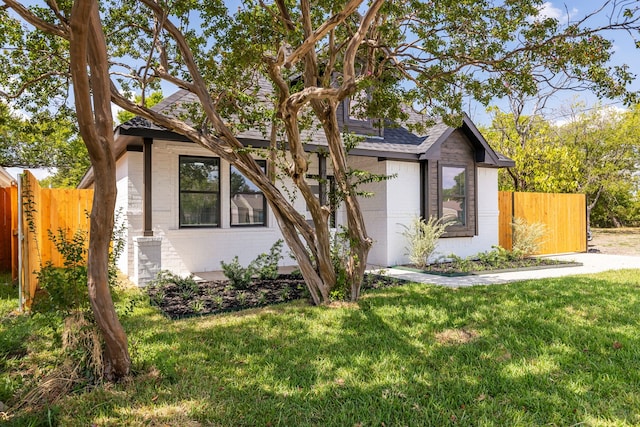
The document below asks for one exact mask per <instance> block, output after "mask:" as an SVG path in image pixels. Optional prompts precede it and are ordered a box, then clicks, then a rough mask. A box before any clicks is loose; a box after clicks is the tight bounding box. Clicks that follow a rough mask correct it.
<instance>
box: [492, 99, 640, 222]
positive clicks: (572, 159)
mask: <svg viewBox="0 0 640 427" xmlns="http://www.w3.org/2000/svg"><path fill="white" fill-rule="evenodd" d="M581 107H584V106H581V105H576V106H573V111H572V114H571V116H570V119H569V120H568V121H567V122H564V123H552V122H550V121H548V120H545V119H544V118H543V117H542V116H541V115H533V116H525V115H518V114H513V113H503V112H499V111H497V110H494V116H493V121H492V124H491V127H490V128H488V129H484V130H483V135H484V136H485V137H486V138H487V140H488V141H489V143H490V144H491V145H492V147H493V148H495V149H496V150H498V151H500V152H501V153H503V154H505V155H507V156H508V157H510V158H512V159H513V160H514V161H515V163H516V166H515V167H513V168H509V169H502V170H500V172H499V173H500V175H499V179H500V181H499V185H500V189H501V190H516V191H537V192H560V193H584V194H586V195H587V212H588V213H589V214H590V213H591V212H593V213H594V217H593V224H594V225H599V226H602V225H617V226H619V225H625V224H626V225H632V224H635V223H640V209H638V206H640V205H639V204H638V199H637V197H636V195H637V194H638V191H639V190H640V177H638V176H637V174H635V173H634V172H635V171H636V167H637V164H638V153H640V142H638V139H637V138H636V137H635V135H637V133H638V132H640V107H638V106H637V105H636V106H634V107H633V108H631V109H629V110H627V111H624V112H618V111H615V110H612V109H607V108H605V107H602V106H596V107H595V108H593V109H591V110H589V111H586V112H578V111H577V109H578V108H581Z"/></svg>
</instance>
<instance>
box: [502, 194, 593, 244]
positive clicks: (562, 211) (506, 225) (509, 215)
mask: <svg viewBox="0 0 640 427" xmlns="http://www.w3.org/2000/svg"><path fill="white" fill-rule="evenodd" d="M498 205H499V209H500V219H499V223H500V225H499V230H500V239H499V243H500V246H502V247H503V248H505V249H512V246H513V241H512V233H513V230H512V226H511V224H512V222H513V219H514V218H522V219H524V220H525V221H526V222H527V223H528V224H533V223H536V222H538V223H542V224H544V225H545V227H546V233H545V237H544V242H543V243H542V245H541V247H540V252H539V254H540V255H546V254H560V253H566V252H586V251H587V207H586V197H585V195H584V194H559V193H518V192H516V193H513V192H508V191H500V192H499V194H498Z"/></svg>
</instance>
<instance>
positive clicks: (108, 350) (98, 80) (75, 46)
mask: <svg viewBox="0 0 640 427" xmlns="http://www.w3.org/2000/svg"><path fill="white" fill-rule="evenodd" d="M69 24H70V37H69V42H70V43H69V53H70V71H71V76H72V81H73V86H74V100H75V107H76V113H77V117H78V125H79V126H78V127H79V130H80V135H81V136H82V138H83V140H84V142H85V145H86V146H87V151H88V152H89V157H90V160H91V166H92V167H93V171H94V177H95V179H94V197H93V205H92V209H91V225H90V234H89V251H88V257H87V279H88V280H87V286H88V293H89V301H90V303H91V308H92V309H93V314H94V317H95V320H96V324H97V326H98V329H99V330H100V333H101V336H102V339H103V341H104V358H103V360H104V375H105V377H106V378H107V379H109V380H116V379H118V378H121V377H124V376H126V375H128V374H129V372H130V370H131V358H130V357H129V350H128V344H127V336H126V334H125V332H124V329H123V328H122V325H121V324H120V321H119V320H118V316H117V314H116V311H115V307H114V305H113V299H112V298H111V292H110V290H109V250H110V243H111V235H112V232H113V224H114V208H115V204H116V162H115V157H114V153H113V145H114V144H113V143H114V141H113V121H112V118H111V117H112V116H111V99H110V93H111V89H110V80H109V66H108V58H107V51H106V43H105V39H104V33H103V30H102V25H101V22H100V17H99V11H98V3H97V2H96V1H91V0H76V1H75V2H74V4H73V8H72V11H71V18H70V21H69Z"/></svg>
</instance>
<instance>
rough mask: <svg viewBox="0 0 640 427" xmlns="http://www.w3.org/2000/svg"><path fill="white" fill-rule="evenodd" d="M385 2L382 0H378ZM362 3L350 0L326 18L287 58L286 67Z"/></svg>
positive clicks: (298, 58) (295, 61)
mask: <svg viewBox="0 0 640 427" xmlns="http://www.w3.org/2000/svg"><path fill="white" fill-rule="evenodd" d="M378 1H381V2H383V1H382V0H378ZM360 3H362V0H350V1H349V2H348V3H347V4H346V5H345V6H344V9H342V11H340V12H339V13H337V14H335V15H333V16H332V17H331V18H329V19H328V20H326V21H325V22H324V23H323V24H322V25H321V26H320V28H318V29H317V30H316V31H315V32H314V33H313V34H311V35H310V36H308V37H307V38H306V39H305V40H304V42H302V44H301V45H300V46H299V47H298V48H297V49H296V50H295V51H294V52H293V53H292V54H291V55H289V57H288V58H287V60H286V62H285V63H284V66H285V67H286V68H291V67H293V66H294V65H295V64H296V63H297V62H298V61H300V60H301V59H302V58H303V57H304V56H305V55H306V54H307V53H308V52H309V50H311V49H314V48H315V45H316V43H317V42H318V41H319V40H320V39H322V38H323V37H324V36H326V35H327V33H328V32H329V31H331V30H332V29H333V28H335V27H337V26H338V25H339V24H341V23H342V22H343V21H344V20H345V19H347V17H349V16H350V15H351V14H352V13H353V12H355V11H356V10H358V7H359V6H360Z"/></svg>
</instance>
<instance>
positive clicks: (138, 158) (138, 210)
mask: <svg viewBox="0 0 640 427" xmlns="http://www.w3.org/2000/svg"><path fill="white" fill-rule="evenodd" d="M142 158H143V157H142V153H138V152H126V153H125V154H124V155H123V156H122V157H121V158H120V159H118V162H117V163H116V189H117V191H118V194H117V197H116V209H115V213H116V220H117V221H118V222H119V223H124V226H125V227H124V228H125V232H124V236H123V238H124V239H125V247H124V250H123V252H122V256H121V257H120V258H119V259H118V262H117V264H118V268H119V269H120V271H122V272H123V273H124V274H127V275H129V274H131V272H132V271H133V241H132V236H135V235H138V234H137V233H138V232H139V231H140V230H141V229H142V194H143V190H144V186H143V183H142V169H140V171H137V170H136V168H135V167H134V168H133V169H132V170H131V169H130V167H131V165H135V164H136V163H142Z"/></svg>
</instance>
